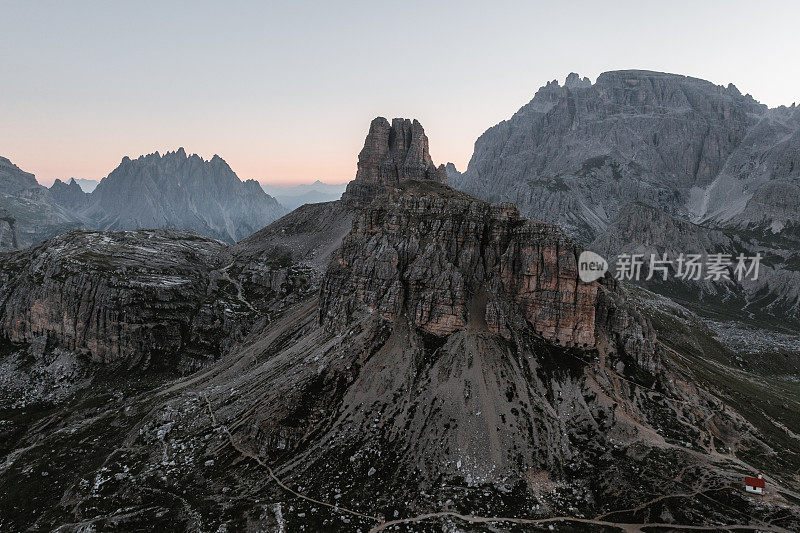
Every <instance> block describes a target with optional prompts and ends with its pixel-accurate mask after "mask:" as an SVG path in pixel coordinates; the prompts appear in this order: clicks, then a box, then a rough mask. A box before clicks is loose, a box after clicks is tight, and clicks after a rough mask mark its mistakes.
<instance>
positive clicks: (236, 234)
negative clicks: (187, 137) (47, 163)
mask: <svg viewBox="0 0 800 533" xmlns="http://www.w3.org/2000/svg"><path fill="white" fill-rule="evenodd" d="M285 213H286V211H285V209H284V208H283V207H282V206H281V205H280V204H278V202H277V201H276V200H275V199H274V198H272V197H271V196H269V195H267V194H266V193H265V192H264V191H263V190H262V189H261V187H260V186H259V184H258V182H256V181H255V180H247V181H245V182H242V181H241V180H240V179H239V178H238V177H237V176H236V174H235V173H234V172H233V170H231V168H230V167H229V166H228V164H227V163H225V161H224V160H223V159H222V158H221V157H219V156H217V155H215V156H214V157H213V158H211V160H209V161H205V160H203V159H202V158H201V157H200V156H198V155H197V154H193V155H191V156H187V154H186V152H185V150H184V149H183V148H180V149H178V150H177V151H175V152H167V153H166V154H164V155H163V156H162V155H161V154H159V153H158V152H155V153H153V154H149V155H147V156H140V157H139V158H137V159H133V160H132V159H130V158H128V157H125V158H123V160H122V163H120V165H119V167H117V168H116V169H115V170H114V171H113V172H111V173H110V174H109V175H108V177H107V178H105V179H103V181H101V182H100V184H98V186H97V188H96V189H95V190H94V191H93V192H92V193H91V203H90V205H89V207H88V208H87V210H86V211H85V214H86V216H87V217H88V218H89V219H91V220H95V221H96V226H97V228H98V229H111V230H125V229H137V228H161V227H172V228H179V229H186V230H192V231H195V232H197V233H200V234H202V235H208V236H212V237H215V238H218V239H221V240H224V241H227V242H236V241H238V240H241V239H243V238H244V237H247V236H248V235H251V234H252V233H254V232H256V231H258V230H259V229H261V228H263V227H264V226H266V225H267V224H268V223H269V222H272V221H273V220H275V219H277V218H280V216H282V215H284V214H285Z"/></svg>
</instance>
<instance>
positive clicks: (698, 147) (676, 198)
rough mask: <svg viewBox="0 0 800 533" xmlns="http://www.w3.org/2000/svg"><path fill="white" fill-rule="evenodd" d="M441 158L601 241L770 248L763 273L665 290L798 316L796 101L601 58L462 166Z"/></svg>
mask: <svg viewBox="0 0 800 533" xmlns="http://www.w3.org/2000/svg"><path fill="white" fill-rule="evenodd" d="M447 170H448V181H449V182H450V183H451V184H452V185H453V186H454V187H455V188H457V189H460V190H462V191H465V192H468V193H470V194H473V195H475V196H477V197H479V198H482V199H486V200H491V201H506V202H513V203H516V204H517V205H518V206H519V208H520V210H521V211H522V212H523V213H525V214H526V215H528V216H530V217H532V218H535V219H539V220H544V221H547V222H553V223H556V224H558V225H560V226H561V227H562V228H564V229H565V230H566V231H567V233H568V234H570V235H571V236H573V237H575V238H577V239H578V240H579V241H582V242H583V243H584V244H587V245H589V244H591V243H593V242H594V243H595V244H593V245H592V247H593V248H595V249H600V250H602V251H603V252H604V253H606V254H615V253H622V252H627V253H632V252H637V253H643V254H645V255H647V254H650V253H658V254H661V253H663V252H665V251H668V250H667V245H668V244H669V243H672V245H673V246H671V249H670V250H669V251H672V252H675V253H678V252H681V251H682V252H687V253H701V254H709V253H717V252H723V251H724V252H741V253H747V254H748V255H755V254H756V253H762V254H763V255H764V256H767V257H768V258H769V259H768V260H767V261H765V267H766V268H765V269H764V270H763V271H762V274H763V275H762V277H761V280H760V281H759V282H758V283H752V284H749V285H742V284H728V285H726V286H723V287H719V286H718V287H716V288H715V289H713V291H712V292H714V294H706V296H710V298H700V299H699V300H698V298H697V295H698V292H697V290H700V291H701V293H704V291H706V290H707V289H709V287H707V286H706V287H705V288H698V287H692V288H687V287H682V288H676V287H674V286H673V287H670V288H669V291H671V293H672V294H673V296H674V293H675V291H676V290H678V291H683V292H684V296H686V297H687V300H686V301H687V302H688V301H691V302H695V303H696V302H698V301H702V302H703V304H704V305H708V306H709V308H708V309H707V310H708V311H710V310H711V309H712V308H713V310H714V312H733V311H734V310H736V311H737V312H741V313H742V314H743V315H744V316H751V317H752V315H753V314H754V313H756V314H759V313H760V312H762V311H765V312H767V313H768V314H770V315H774V316H785V315H788V316H790V317H793V318H794V319H795V320H800V312H799V311H798V308H799V307H800V294H798V292H799V291H798V290H797V287H800V266H799V265H800V215H798V210H797V205H800V108H797V107H796V106H795V105H794V104H793V105H792V106H790V107H786V106H781V107H778V108H775V109H769V108H768V107H767V106H765V105H763V104H760V103H758V102H757V101H756V100H754V99H753V98H752V97H751V96H750V95H742V94H741V93H740V92H739V90H738V89H737V88H736V87H735V86H733V85H732V84H731V85H728V86H727V87H723V86H719V85H714V84H713V83H710V82H708V81H705V80H701V79H697V78H691V77H687V76H680V75H676V74H665V73H661V72H650V71H641V70H624V71H614V72H605V73H603V74H601V75H600V76H599V77H598V78H597V81H596V82H595V83H593V84H592V83H591V82H590V81H589V80H588V79H587V78H580V77H579V76H578V75H577V74H570V76H569V77H568V78H567V80H566V81H565V83H564V85H559V83H558V82H557V81H552V82H550V83H548V84H547V85H545V86H544V87H542V88H540V89H539V90H538V91H537V92H536V95H535V96H534V97H533V99H532V100H531V101H530V102H529V103H527V104H526V105H524V106H523V107H522V108H520V110H519V111H517V112H516V113H515V114H514V115H513V116H512V117H511V118H509V119H508V120H504V121H502V122H500V123H499V124H497V125H495V126H493V127H491V128H489V129H488V130H487V131H486V132H485V133H484V134H483V135H481V136H480V138H478V140H477V141H476V142H475V152H474V154H473V156H472V158H471V159H470V162H469V165H468V167H467V169H466V170H465V171H464V172H463V173H460V172H458V170H457V169H456V168H455V166H453V165H452V164H450V165H448V166H447ZM628 228H636V231H633V232H630V231H628ZM714 232H716V233H714ZM709 233H712V234H713V235H714V236H715V237H714V238H713V239H711V238H710V237H709ZM626 236H627V237H626ZM678 243H681V244H683V245H686V246H687V249H681V250H678V249H677V244H678ZM712 244H714V246H717V245H718V246H719V248H720V249H719V250H717V249H716V248H714V247H713V246H711V245H712ZM706 285H707V284H706ZM686 291H688V292H686ZM712 302H713V303H712Z"/></svg>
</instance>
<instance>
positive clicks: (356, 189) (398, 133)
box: [343, 117, 447, 202]
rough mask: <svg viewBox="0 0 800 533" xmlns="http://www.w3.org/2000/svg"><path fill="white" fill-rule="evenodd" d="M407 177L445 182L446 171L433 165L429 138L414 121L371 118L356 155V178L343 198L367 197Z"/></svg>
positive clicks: (361, 198)
mask: <svg viewBox="0 0 800 533" xmlns="http://www.w3.org/2000/svg"><path fill="white" fill-rule="evenodd" d="M409 179H416V180H433V181H435V182H438V183H447V172H446V171H445V168H444V165H439V166H438V167H437V166H436V165H434V163H433V160H432V159H431V155H430V152H429V149H428V137H427V136H426V135H425V130H424V129H423V128H422V125H421V124H420V123H419V122H418V121H417V120H413V121H411V120H409V119H403V118H395V119H392V123H391V124H389V121H388V120H386V119H385V118H383V117H378V118H376V119H374V120H373V121H372V123H371V124H370V127H369V133H368V134H367V138H366V140H365V141H364V148H362V149H361V153H360V154H358V172H357V173H356V178H355V179H354V180H353V181H351V182H350V183H349V184H348V186H347V191H346V192H345V195H344V196H343V198H344V199H345V200H348V201H352V202H358V201H359V200H364V199H369V198H372V197H373V196H375V194H377V193H378V192H380V191H382V190H384V188H385V187H386V186H394V185H397V184H398V183H399V182H401V181H403V180H409Z"/></svg>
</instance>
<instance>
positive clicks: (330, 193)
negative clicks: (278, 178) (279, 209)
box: [261, 180, 347, 210]
mask: <svg viewBox="0 0 800 533" xmlns="http://www.w3.org/2000/svg"><path fill="white" fill-rule="evenodd" d="M261 188H262V189H264V191H265V192H266V193H267V194H269V195H270V196H273V197H274V198H275V199H276V200H278V202H280V204H281V205H282V206H284V207H285V208H287V209H289V210H292V209H297V208H298V207H300V206H301V205H303V204H316V203H320V202H331V201H333V200H338V199H339V198H340V197H341V196H342V193H343V192H344V191H345V189H346V188H347V183H334V184H331V183H324V182H322V181H320V180H317V181H315V182H314V183H311V184H302V185H271V184H264V183H262V184H261Z"/></svg>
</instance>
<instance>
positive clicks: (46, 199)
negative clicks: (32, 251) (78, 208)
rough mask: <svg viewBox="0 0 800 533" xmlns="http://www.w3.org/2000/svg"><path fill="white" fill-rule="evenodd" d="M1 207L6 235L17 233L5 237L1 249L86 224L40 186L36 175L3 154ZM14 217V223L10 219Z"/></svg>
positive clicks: (0, 175)
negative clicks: (3, 212) (5, 225)
mask: <svg viewBox="0 0 800 533" xmlns="http://www.w3.org/2000/svg"><path fill="white" fill-rule="evenodd" d="M0 208H2V209H5V211H7V212H8V216H6V217H5V219H6V224H7V225H8V227H7V228H6V229H5V231H4V234H5V235H11V236H15V237H10V238H5V239H3V240H2V241H1V242H0V251H12V250H17V249H20V248H23V247H25V246H28V245H30V244H33V243H35V242H39V241H42V240H44V239H47V238H48V237H51V236H53V235H56V234H58V233H61V232H63V231H68V230H70V229H74V228H80V227H82V224H83V223H82V221H81V220H80V217H78V216H77V215H76V214H75V213H74V212H73V211H72V210H71V209H69V208H65V207H63V206H61V205H60V204H59V203H58V202H57V201H56V200H55V198H53V196H52V195H51V194H50V191H49V190H48V189H47V188H46V187H43V186H42V185H39V183H38V182H37V181H36V178H35V177H34V175H33V174H31V173H29V172H25V171H23V170H21V169H20V168H19V167H18V166H16V165H15V164H13V163H12V162H11V161H9V160H8V159H7V158H5V157H0ZM12 219H13V220H14V222H13V223H11V222H9V221H10V220H12Z"/></svg>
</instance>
